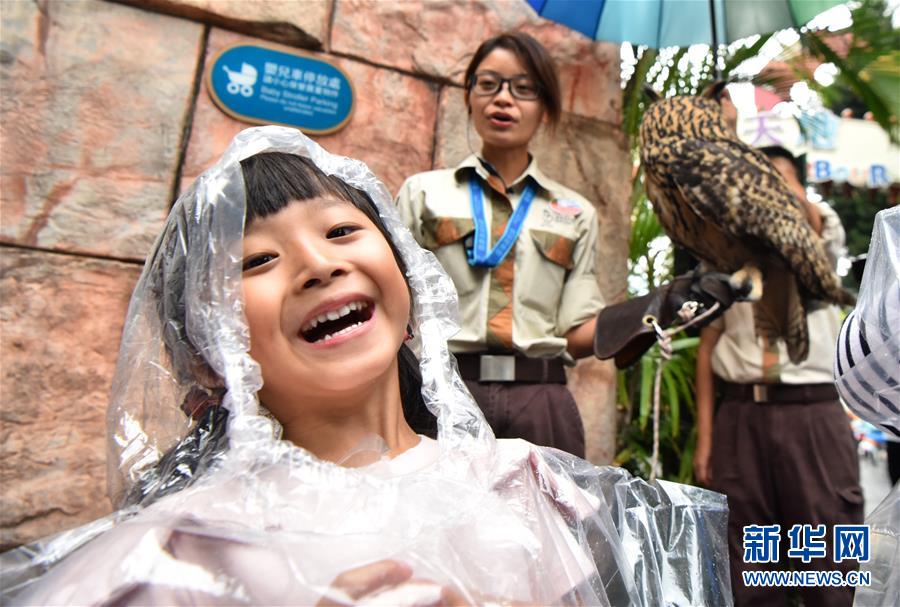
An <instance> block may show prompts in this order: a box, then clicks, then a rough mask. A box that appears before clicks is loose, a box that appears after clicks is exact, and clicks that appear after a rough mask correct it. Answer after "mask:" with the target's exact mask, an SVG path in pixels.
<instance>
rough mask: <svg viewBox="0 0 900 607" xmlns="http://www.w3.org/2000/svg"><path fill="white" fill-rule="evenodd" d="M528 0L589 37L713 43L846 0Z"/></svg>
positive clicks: (790, 23) (798, 22) (653, 43)
mask: <svg viewBox="0 0 900 607" xmlns="http://www.w3.org/2000/svg"><path fill="white" fill-rule="evenodd" d="M527 1H528V4H530V5H531V7H532V8H533V9H534V10H535V11H537V14H539V15H541V16H542V17H545V18H547V19H550V20H551V21H556V22H557V23H561V24H563V25H565V26H567V27H569V28H571V29H573V30H575V31H578V32H581V33H582V34H584V35H585V36H587V37H589V38H593V39H595V40H605V41H607V42H630V43H632V44H639V45H644V46H650V47H653V48H665V47H668V46H690V45H691V44H709V45H711V46H717V45H718V44H723V43H724V44H728V43H730V42H734V41H735V40H740V39H741V38H746V37H747V36H752V35H754V34H765V33H768V32H774V31H777V30H781V29H786V28H789V27H800V26H802V25H804V24H806V23H807V22H808V21H809V20H811V19H812V18H813V17H815V16H816V15H818V14H819V13H821V12H823V11H825V10H827V9H829V8H831V7H833V6H837V5H838V4H843V3H844V1H845V0H766V2H760V1H759V0H527ZM710 11H712V12H713V13H714V15H715V20H713V18H712V15H711V14H710ZM713 24H715V27H713Z"/></svg>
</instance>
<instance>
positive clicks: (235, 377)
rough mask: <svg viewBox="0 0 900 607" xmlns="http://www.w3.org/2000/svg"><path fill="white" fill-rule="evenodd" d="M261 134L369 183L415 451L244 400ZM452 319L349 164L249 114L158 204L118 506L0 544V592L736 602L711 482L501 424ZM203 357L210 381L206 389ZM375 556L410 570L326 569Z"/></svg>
mask: <svg viewBox="0 0 900 607" xmlns="http://www.w3.org/2000/svg"><path fill="white" fill-rule="evenodd" d="M265 151H280V152H288V153H292V154H298V155H302V156H307V157H309V158H310V159H312V161H313V162H314V163H315V164H316V165H317V166H318V167H319V168H320V169H321V170H322V171H324V172H325V173H327V174H329V175H336V176H338V177H339V178H340V179H341V180H343V181H344V182H345V183H347V184H349V185H351V186H353V187H355V188H358V189H360V190H363V191H364V192H366V193H367V194H368V196H369V197H370V198H371V199H372V200H373V201H374V202H375V205H376V207H377V210H378V213H379V214H380V216H381V218H382V219H383V222H384V224H385V225H386V227H387V229H388V231H389V233H390V235H391V238H392V239H393V242H394V244H395V246H396V248H397V249H398V251H399V252H400V254H401V256H402V258H403V259H404V261H405V263H406V266H407V268H408V274H407V279H408V282H409V285H410V288H411V292H412V296H413V297H412V299H413V312H412V322H411V325H412V329H413V333H414V335H415V338H414V339H413V340H412V341H411V342H409V343H410V344H411V347H412V350H413V351H414V352H415V354H416V357H417V358H418V359H419V361H420V370H421V375H422V393H423V396H424V400H425V403H426V405H427V407H428V408H429V410H430V411H431V412H432V413H433V414H434V415H435V416H436V417H437V423H438V432H437V436H438V439H437V442H436V443H430V444H432V445H434V447H433V448H432V455H431V456H429V457H425V458H424V462H423V461H420V462H419V464H417V465H416V466H414V469H412V470H408V469H407V470H403V469H402V466H400V467H398V466H392V464H393V463H394V461H395V460H397V461H399V460H401V459H402V458H403V457H404V456H405V455H406V454H405V453H404V454H401V455H400V456H398V457H397V458H395V460H389V459H387V458H385V457H382V455H381V452H382V451H381V447H380V445H379V441H378V439H377V437H374V438H373V440H372V441H366V444H363V445H360V446H359V448H358V449H357V450H355V453H351V454H348V456H351V455H353V456H357V455H359V453H368V454H369V458H370V462H371V463H369V464H367V465H363V466H357V467H352V468H351V467H344V466H341V465H338V464H335V463H331V462H328V461H323V460H320V459H318V458H316V457H315V456H313V455H312V454H311V453H310V452H308V451H306V450H304V449H303V448H301V447H298V446H296V445H294V444H292V443H290V442H287V441H282V440H280V438H279V436H280V434H279V425H278V423H277V422H276V421H275V420H274V419H272V417H271V415H269V414H267V412H266V411H265V410H264V409H263V408H261V407H260V404H259V402H258V400H257V396H256V393H257V390H258V389H259V388H260V386H261V384H262V380H261V375H260V370H259V367H258V365H257V364H256V362H254V361H253V360H252V359H251V358H250V356H249V355H248V345H249V336H248V328H247V325H246V323H245V320H244V317H243V314H242V304H241V261H242V260H241V258H242V245H241V242H242V234H243V224H244V214H245V190H244V182H243V177H242V172H241V167H240V161H241V160H242V159H245V158H247V157H249V156H252V155H254V154H257V153H260V152H265ZM170 307H174V308H177V309H181V308H183V310H184V312H183V314H182V317H183V323H180V322H175V321H172V320H171V318H179V315H178V314H170V311H169V308H170ZM455 317H456V292H455V289H454V287H453V285H452V283H451V282H450V280H449V278H448V277H447V275H446V274H445V273H444V272H443V270H442V269H441V268H440V266H439V265H438V263H437V262H436V260H435V258H434V257H433V256H432V255H431V254H430V253H428V252H426V251H424V250H423V249H421V248H420V247H419V246H418V245H417V244H416V243H415V242H414V240H413V238H412V236H411V235H410V234H409V232H408V231H407V230H406V229H405V228H404V227H403V226H402V224H401V223H400V220H399V217H398V215H397V213H396V211H395V209H394V208H393V204H392V200H391V197H390V195H389V193H388V191H387V190H386V189H385V187H384V186H383V185H382V184H381V183H380V182H379V181H378V180H377V179H376V178H375V177H374V176H373V175H372V173H371V172H370V171H369V170H368V169H367V168H366V166H365V165H364V164H362V163H361V162H359V161H356V160H351V159H347V158H343V157H340V156H335V155H332V154H329V153H327V152H325V151H324V150H323V149H322V148H320V147H319V146H318V145H317V144H316V143H314V142H313V141H311V140H310V139H308V138H307V137H305V136H304V135H302V134H301V133H300V132H298V131H296V130H293V129H289V128H282V127H261V128H251V129H247V130H245V131H243V132H242V133H240V134H239V135H238V136H237V137H236V138H235V139H234V141H233V142H232V144H231V146H230V147H229V148H228V150H227V151H226V152H225V154H224V156H223V157H222V158H221V160H220V161H219V162H218V163H217V164H216V165H215V166H213V167H212V168H211V169H209V170H208V171H206V172H205V173H204V174H203V175H202V176H200V177H199V178H198V179H197V181H196V182H195V183H194V184H193V186H192V187H191V188H190V189H189V190H188V191H187V192H186V193H185V194H184V195H183V196H181V198H180V199H179V200H178V201H177V203H176V204H175V206H174V207H173V209H172V211H171V213H170V215H169V218H168V221H167V223H166V227H165V229H164V231H163V234H162V235H161V236H160V238H159V239H158V240H157V242H156V244H155V246H154V250H153V252H152V253H151V255H150V257H149V258H148V261H147V264H146V267H145V269H144V272H143V274H142V276H141V279H140V281H139V283H138V285H137V287H136V289H135V292H134V295H133V297H132V300H131V305H130V308H129V311H128V318H127V322H126V325H125V330H124V336H123V340H122V346H121V351H120V355H119V363H118V370H117V374H116V378H115V381H114V385H113V392H112V400H111V404H110V409H109V420H108V421H109V430H110V434H109V461H110V472H109V475H110V491H111V497H112V499H113V502H114V504H115V505H116V506H117V507H119V510H118V511H117V512H115V513H114V514H112V515H110V516H109V517H107V518H105V519H102V520H99V521H96V522H94V523H92V524H89V525H86V526H83V527H80V528H78V529H75V530H73V531H69V532H65V533H62V534H60V535H58V536H54V537H52V538H50V539H48V540H44V541H41V542H37V543H35V544H32V545H28V546H24V547H22V548H19V549H16V550H14V551H11V552H9V553H7V554H6V555H4V556H3V561H2V569H3V573H2V575H3V592H4V598H5V599H6V600H7V601H12V602H13V603H23V604H36V603H54V604H61V603H69V604H72V603H77V604H107V603H109V604H113V603H114V604H129V603H156V604H176V603H190V604H266V605H276V604H291V605H309V604H315V603H317V602H318V601H322V600H323V599H324V600H326V601H331V603H329V604H371V605H377V604H381V605H432V604H439V603H440V600H441V599H440V597H441V592H442V588H453V589H455V591H456V592H457V593H458V594H459V595H460V596H462V597H464V600H465V601H468V602H469V603H471V604H485V603H492V604H540V605H550V604H553V605H564V604H573V605H648V606H656V605H662V604H667V605H728V604H731V592H730V582H729V573H728V557H727V554H728V553H727V545H726V521H727V507H726V503H725V498H724V496H721V495H719V494H716V493H713V492H709V491H706V490H703V489H699V488H695V487H689V486H682V485H678V484H674V483H668V482H664V481H660V482H657V483H655V484H653V485H648V484H647V483H645V482H644V481H642V480H640V479H637V478H632V477H631V476H630V475H629V474H628V473H627V472H625V471H623V470H621V469H617V468H598V467H595V466H593V465H591V464H590V463H588V462H586V461H584V460H581V459H578V458H576V457H574V456H571V455H568V454H565V453H562V452H560V451H556V450H553V449H547V448H539V447H535V446H533V445H531V444H529V443H526V442H524V441H520V440H499V441H498V440H496V439H495V438H494V436H493V434H492V432H491V430H490V428H489V427H488V426H487V424H486V422H485V421H484V418H483V416H482V415H481V412H480V410H479V409H478V407H477V405H476V404H475V403H474V402H473V400H472V398H471V396H470V395H469V393H468V391H467V390H466V388H465V385H464V383H463V382H462V380H461V379H460V377H459V375H458V373H457V370H456V365H455V362H454V359H453V358H452V356H451V355H450V353H449V351H448V349H447V345H446V342H447V338H449V337H450V336H451V335H453V333H454V332H455V331H456V324H455ZM161 318H164V319H169V320H166V321H161V320H160V319H161ZM166 344H168V347H167V345H166ZM198 360H201V361H203V362H202V363H201V364H199V365H198V363H197V361H198ZM204 365H205V366H206V367H207V370H206V371H204V372H198V370H197V369H198V367H203V366H204ZM202 373H206V374H208V375H212V376H213V377H216V378H219V379H218V381H217V382H207V384H210V383H212V384H213V386H212V388H210V387H209V385H207V386H205V387H203V388H200V387H198V386H197V385H196V378H197V377H198V375H202ZM219 397H221V404H219V405H213V406H208V407H205V406H204V403H207V404H208V402H207V401H216V400H217V399H218V398H219ZM180 403H185V405H183V406H181V407H179V404H180ZM192 403H193V404H192ZM198 403H199V404H198ZM185 411H187V413H190V414H193V417H192V416H191V415H188V414H186V412H185ZM198 412H200V415H199V417H200V418H201V419H200V421H199V422H198V421H196V420H195V419H194V418H196V417H198ZM424 440H425V439H423V441H424ZM423 444H424V443H423ZM410 451H412V450H410ZM421 459H422V458H420V460H421ZM357 461H358V458H357ZM382 559H393V560H396V561H400V562H403V563H406V564H407V565H408V566H409V567H410V568H411V569H412V580H407V581H405V582H400V583H397V584H394V585H390V584H389V585H388V586H389V587H387V586H385V587H379V588H378V589H377V590H375V591H373V592H370V593H362V594H360V593H357V594H349V595H348V592H347V590H346V587H345V586H342V585H341V584H336V583H335V580H336V578H337V577H338V576H340V575H341V574H343V573H344V572H347V571H350V570H354V568H357V567H361V566H365V565H366V564H369V563H373V562H377V561H380V560H382Z"/></svg>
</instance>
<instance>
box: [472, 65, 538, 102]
mask: <svg viewBox="0 0 900 607" xmlns="http://www.w3.org/2000/svg"><path fill="white" fill-rule="evenodd" d="M504 84H508V85H509V93H510V94H511V95H512V96H513V97H515V98H516V99H521V100H522V101H534V100H535V99H537V98H538V97H539V96H540V86H539V85H538V84H537V83H536V82H535V81H534V80H532V79H531V78H529V77H528V76H513V77H512V78H503V77H502V76H500V74H497V73H495V72H481V73H480V74H475V75H474V76H472V85H471V86H470V87H469V88H470V90H471V91H472V92H473V93H475V94H476V95H478V96H480V97H487V96H489V95H496V94H497V93H499V92H500V89H501V88H503V85H504Z"/></svg>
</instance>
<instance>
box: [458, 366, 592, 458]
mask: <svg viewBox="0 0 900 607" xmlns="http://www.w3.org/2000/svg"><path fill="white" fill-rule="evenodd" d="M465 381H466V386H468V388H469V392H471V393H472V396H474V397H475V402H477V403H478V406H479V407H481V410H482V412H483V413H484V417H485V418H486V419H487V422H488V424H490V426H491V429H493V431H494V435H495V436H497V438H524V439H525V440H527V441H529V442H531V443H534V444H535V445H541V446H545V447H555V448H557V449H561V450H563V451H568V452H569V453H571V454H573V455H577V456H578V457H584V425H583V424H582V422H581V414H580V413H579V412H578V406H577V405H576V404H575V399H574V398H573V397H572V393H571V392H569V389H568V388H566V386H565V384H536V383H524V382H523V383H520V382H479V381H473V380H468V379H467V380H465Z"/></svg>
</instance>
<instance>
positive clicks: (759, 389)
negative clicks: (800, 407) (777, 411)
mask: <svg viewBox="0 0 900 607" xmlns="http://www.w3.org/2000/svg"><path fill="white" fill-rule="evenodd" d="M723 392H724V394H725V397H726V398H728V399H732V400H744V401H753V402H755V403H804V404H807V403H820V402H822V401H829V400H837V399H838V393H837V389H835V387H834V384H733V383H731V382H725V388H724V390H723Z"/></svg>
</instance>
